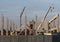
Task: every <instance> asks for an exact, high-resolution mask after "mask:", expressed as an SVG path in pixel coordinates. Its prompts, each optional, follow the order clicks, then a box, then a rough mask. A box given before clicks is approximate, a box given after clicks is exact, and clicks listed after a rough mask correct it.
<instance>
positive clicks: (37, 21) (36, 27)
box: [35, 16, 38, 35]
mask: <svg viewBox="0 0 60 42" xmlns="http://www.w3.org/2000/svg"><path fill="white" fill-rule="evenodd" d="M37 27H38V16H36V29H37ZM35 32H36V35H37V31H35Z"/></svg>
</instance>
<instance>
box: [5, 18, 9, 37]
mask: <svg viewBox="0 0 60 42" xmlns="http://www.w3.org/2000/svg"><path fill="white" fill-rule="evenodd" d="M8 26H9V21H8V17H7V18H6V36H8Z"/></svg>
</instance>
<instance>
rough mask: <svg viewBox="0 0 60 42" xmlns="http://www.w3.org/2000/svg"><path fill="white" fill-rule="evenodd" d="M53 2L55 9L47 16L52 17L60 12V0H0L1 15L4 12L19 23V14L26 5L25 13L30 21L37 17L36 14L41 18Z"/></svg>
mask: <svg viewBox="0 0 60 42" xmlns="http://www.w3.org/2000/svg"><path fill="white" fill-rule="evenodd" d="M51 4H52V6H54V10H53V11H52V12H50V13H49V15H48V16H47V18H51V17H53V16H54V15H55V14H57V13H60V0H0V16H1V14H3V15H4V16H5V17H6V16H7V17H8V18H9V20H13V21H14V22H15V23H17V24H19V15H20V13H21V11H22V9H23V7H24V6H26V9H25V12H24V14H26V15H27V17H28V21H29V20H32V19H35V16H36V15H38V16H39V20H41V19H42V17H43V16H44V14H45V13H46V10H47V9H48V7H49V6H50V5H51ZM47 18H46V19H47ZM23 20H24V15H23Z"/></svg>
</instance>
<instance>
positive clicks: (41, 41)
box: [0, 35, 59, 42]
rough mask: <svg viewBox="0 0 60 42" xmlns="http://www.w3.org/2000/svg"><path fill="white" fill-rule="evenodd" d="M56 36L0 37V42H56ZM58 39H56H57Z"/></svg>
mask: <svg viewBox="0 0 60 42" xmlns="http://www.w3.org/2000/svg"><path fill="white" fill-rule="evenodd" d="M56 37H57V36H46V35H39V36H22V35H21V36H0V42H57V41H56ZM57 38H58V37H57ZM58 39H59V38H58Z"/></svg>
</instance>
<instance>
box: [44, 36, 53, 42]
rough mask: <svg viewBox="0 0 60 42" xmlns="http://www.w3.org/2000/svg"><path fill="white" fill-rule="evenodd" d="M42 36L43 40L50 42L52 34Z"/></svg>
mask: <svg viewBox="0 0 60 42" xmlns="http://www.w3.org/2000/svg"><path fill="white" fill-rule="evenodd" d="M43 38H44V40H43V41H44V42H52V36H51V35H44V36H43Z"/></svg>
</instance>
